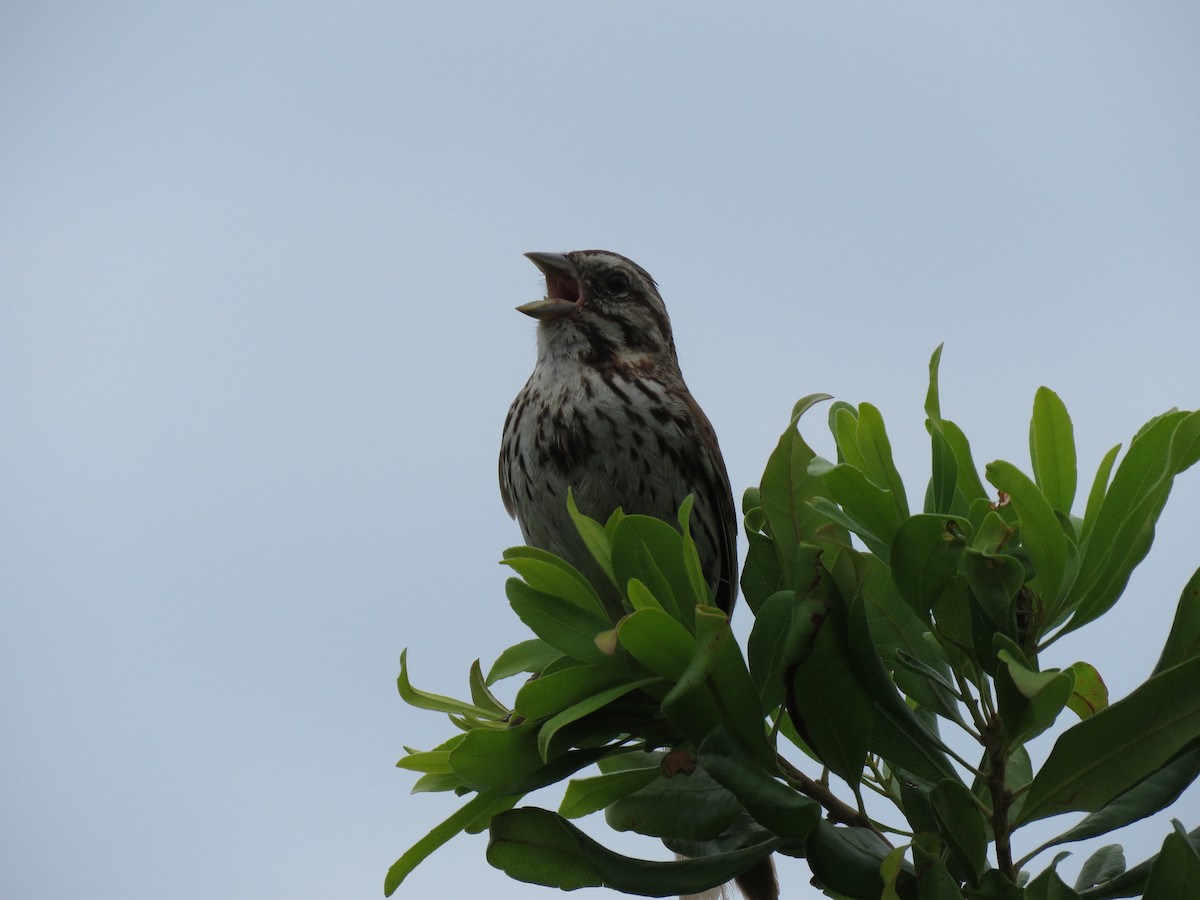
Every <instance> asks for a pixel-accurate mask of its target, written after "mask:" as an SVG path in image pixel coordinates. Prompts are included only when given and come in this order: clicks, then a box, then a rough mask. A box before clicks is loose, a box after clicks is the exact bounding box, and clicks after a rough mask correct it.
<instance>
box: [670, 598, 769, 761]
mask: <svg viewBox="0 0 1200 900" xmlns="http://www.w3.org/2000/svg"><path fill="white" fill-rule="evenodd" d="M696 645H697V652H696V656H695V657H694V658H693V660H692V662H691V663H690V664H689V665H688V668H687V670H685V671H684V673H683V675H682V676H681V677H680V679H679V682H678V683H677V684H676V686H675V688H674V689H673V691H672V693H671V694H670V695H668V696H667V698H666V699H665V700H663V711H664V712H666V713H667V715H671V714H672V702H673V701H675V700H676V699H677V697H678V696H679V695H681V694H684V693H686V692H688V691H689V690H692V689H693V686H694V689H695V690H705V691H707V692H708V693H709V694H710V695H711V696H713V697H714V698H715V701H716V704H717V705H718V707H719V708H720V709H721V710H722V712H723V724H724V726H725V727H726V728H728V729H729V731H730V732H731V733H732V734H734V735H735V736H736V737H737V738H738V739H739V740H740V741H741V742H742V745H743V746H744V747H745V748H746V749H747V750H748V751H749V752H750V753H752V754H753V755H754V756H755V758H756V759H758V760H759V761H760V762H762V763H764V764H767V765H771V764H773V762H774V759H775V754H774V752H773V751H772V750H771V749H770V747H769V746H768V745H767V742H766V736H765V731H764V724H763V718H764V715H763V709H762V706H761V705H760V704H759V699H758V691H757V689H756V688H755V686H754V680H753V679H752V678H751V677H750V672H749V670H748V669H747V668H746V661H745V659H744V658H743V657H742V653H741V651H740V650H739V649H738V646H737V641H736V640H735V639H734V638H733V635H732V632H731V631H730V629H729V619H728V618H727V617H726V616H725V614H724V613H722V612H721V611H720V610H718V609H716V608H715V607H708V606H700V607H697V608H696ZM701 685H703V687H701Z"/></svg>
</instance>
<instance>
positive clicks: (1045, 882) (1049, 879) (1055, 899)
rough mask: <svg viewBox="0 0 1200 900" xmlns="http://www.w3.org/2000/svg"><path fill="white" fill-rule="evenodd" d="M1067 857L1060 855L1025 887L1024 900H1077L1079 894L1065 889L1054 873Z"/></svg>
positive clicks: (1056, 873) (1063, 854) (1067, 888)
mask: <svg viewBox="0 0 1200 900" xmlns="http://www.w3.org/2000/svg"><path fill="white" fill-rule="evenodd" d="M1069 855H1070V854H1068V853H1060V854H1059V855H1058V856H1056V857H1055V858H1054V862H1052V863H1051V864H1050V867H1049V868H1048V869H1046V870H1045V871H1044V872H1042V873H1041V874H1039V875H1038V876H1037V877H1036V878H1034V879H1033V880H1032V881H1031V882H1029V884H1028V885H1027V886H1026V887H1025V898H1026V900H1079V894H1078V893H1076V892H1075V891H1074V890H1072V889H1071V888H1069V887H1067V883H1066V882H1065V881H1063V880H1062V878H1060V877H1059V875H1058V872H1057V871H1056V869H1057V868H1058V864H1059V862H1061V861H1062V859H1063V858H1064V857H1066V856H1069Z"/></svg>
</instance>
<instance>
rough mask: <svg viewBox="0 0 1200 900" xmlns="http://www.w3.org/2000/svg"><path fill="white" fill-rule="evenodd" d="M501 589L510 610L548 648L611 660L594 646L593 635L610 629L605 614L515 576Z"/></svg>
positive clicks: (580, 657) (590, 659)
mask: <svg viewBox="0 0 1200 900" xmlns="http://www.w3.org/2000/svg"><path fill="white" fill-rule="evenodd" d="M504 590H505V593H506V594H508V603H509V605H510V606H511V607H512V609H513V612H515V613H516V614H517V616H518V617H519V618H520V619H521V621H522V622H524V623H525V624H526V625H527V626H528V627H529V629H530V630H531V631H532V632H533V633H534V634H536V635H537V636H538V637H539V638H541V639H542V640H543V641H545V642H546V643H547V644H549V645H550V646H551V647H555V648H556V649H558V650H561V651H562V652H563V653H565V654H567V655H568V656H570V657H573V658H575V659H578V660H580V661H582V662H589V663H593V664H595V665H607V664H610V663H611V657H608V656H606V655H605V654H604V653H602V652H601V651H600V649H599V648H598V647H597V646H596V636H597V635H599V634H600V633H601V632H604V631H607V630H609V629H610V628H612V621H611V620H609V618H608V617H607V616H603V615H600V614H599V613H591V612H586V611H584V610H582V609H580V608H579V607H578V606H575V605H574V604H571V603H567V602H566V601H564V600H562V599H561V598H559V597H555V596H553V595H551V594H544V593H542V592H541V591H535V590H534V589H533V588H531V587H530V586H529V585H527V584H525V582H523V581H521V580H520V579H517V578H510V579H508V581H507V582H505V585H504Z"/></svg>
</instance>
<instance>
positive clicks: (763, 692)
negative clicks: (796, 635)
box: [746, 591, 796, 710]
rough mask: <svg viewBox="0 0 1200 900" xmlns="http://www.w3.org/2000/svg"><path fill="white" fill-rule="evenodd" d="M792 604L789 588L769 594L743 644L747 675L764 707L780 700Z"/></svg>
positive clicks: (780, 702) (793, 599)
mask: <svg viewBox="0 0 1200 900" xmlns="http://www.w3.org/2000/svg"><path fill="white" fill-rule="evenodd" d="M795 606H796V595H795V593H794V592H793V591H779V592H777V593H775V594H772V595H771V598H770V599H769V600H767V601H766V603H764V604H763V605H762V606H761V607H760V608H759V611H758V614H757V615H756V616H755V618H754V628H753V629H752V630H751V632H750V639H749V640H748V641H747V643H746V656H747V658H748V659H747V661H748V662H749V665H750V677H751V678H753V679H754V686H755V687H756V688H757V689H758V696H759V699H760V700H761V701H762V706H763V709H765V710H771V709H775V708H776V707H778V706H779V705H780V704H782V703H783V695H784V684H783V669H784V664H785V662H786V659H787V653H786V651H787V640H788V632H789V631H790V629H791V624H792V613H793V609H794V608H795Z"/></svg>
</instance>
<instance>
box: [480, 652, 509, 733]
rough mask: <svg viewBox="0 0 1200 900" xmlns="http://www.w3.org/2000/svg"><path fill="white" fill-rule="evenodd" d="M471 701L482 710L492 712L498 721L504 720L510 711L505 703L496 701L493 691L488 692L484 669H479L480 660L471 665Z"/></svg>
mask: <svg viewBox="0 0 1200 900" xmlns="http://www.w3.org/2000/svg"><path fill="white" fill-rule="evenodd" d="M470 683H471V700H472V701H473V702H474V704H475V705H476V706H478V707H480V708H481V709H487V710H491V713H492V716H493V717H495V718H497V719H503V718H504V717H506V716H507V715H508V713H509V709H508V707H507V706H505V705H504V704H503V703H501V702H500V701H499V700H497V699H496V697H495V696H494V695H493V694H492V692H491V691H489V690H488V687H487V682H486V681H484V678H483V669H481V668H480V667H479V660H475V662H473V663H471V674H470Z"/></svg>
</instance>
